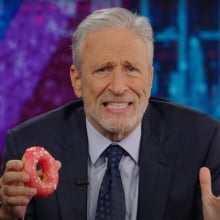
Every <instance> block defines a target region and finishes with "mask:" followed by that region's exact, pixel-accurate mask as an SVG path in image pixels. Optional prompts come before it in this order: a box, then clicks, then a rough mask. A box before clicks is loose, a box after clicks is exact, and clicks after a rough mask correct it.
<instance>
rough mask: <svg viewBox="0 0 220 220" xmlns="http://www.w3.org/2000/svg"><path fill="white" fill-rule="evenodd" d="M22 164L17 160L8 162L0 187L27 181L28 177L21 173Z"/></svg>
mask: <svg viewBox="0 0 220 220" xmlns="http://www.w3.org/2000/svg"><path fill="white" fill-rule="evenodd" d="M22 168H23V163H22V161H19V160H10V161H8V162H7V164H6V167H5V172H4V174H3V176H2V178H1V185H9V184H13V183H23V184H24V183H26V182H27V181H29V178H30V177H29V175H28V174H26V173H24V172H22Z"/></svg>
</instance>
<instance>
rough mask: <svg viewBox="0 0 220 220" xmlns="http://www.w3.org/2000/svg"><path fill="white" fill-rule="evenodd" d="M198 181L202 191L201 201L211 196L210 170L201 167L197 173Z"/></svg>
mask: <svg viewBox="0 0 220 220" xmlns="http://www.w3.org/2000/svg"><path fill="white" fill-rule="evenodd" d="M199 181H200V187H201V191H202V198H203V200H204V199H205V200H206V199H208V198H207V197H210V196H211V195H212V189H211V188H212V186H211V174H210V170H209V169H208V168H207V167H202V168H201V169H200V172H199Z"/></svg>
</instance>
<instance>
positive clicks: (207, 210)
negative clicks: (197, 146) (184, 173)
mask: <svg viewBox="0 0 220 220" xmlns="http://www.w3.org/2000/svg"><path fill="white" fill-rule="evenodd" d="M199 180H200V186H201V191H202V206H203V216H204V220H219V219H220V196H218V197H216V196H214V195H213V193H212V189H211V174H210V170H209V169H208V168H206V167H202V168H201V169H200V173H199ZM219 187H220V186H219Z"/></svg>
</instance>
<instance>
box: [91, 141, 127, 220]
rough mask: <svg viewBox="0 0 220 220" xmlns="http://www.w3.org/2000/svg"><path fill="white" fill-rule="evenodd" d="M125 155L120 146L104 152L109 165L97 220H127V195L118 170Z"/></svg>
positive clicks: (101, 191)
mask: <svg viewBox="0 0 220 220" xmlns="http://www.w3.org/2000/svg"><path fill="white" fill-rule="evenodd" d="M123 154H125V151H124V150H123V149H122V148H121V147H120V146H119V145H110V146H109V147H108V148H107V149H106V150H105V152H104V155H105V156H106V157H107V158H108V164H107V169H106V172H105V175H104V178H103V180H102V184H101V187H100V191H99V197H98V203H97V210H96V218H95V219H96V220H125V195H124V190H123V186H122V181H121V175H120V171H119V168H118V167H119V162H120V160H121V157H122V155H123Z"/></svg>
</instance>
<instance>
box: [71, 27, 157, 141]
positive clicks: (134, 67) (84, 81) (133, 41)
mask: <svg viewBox="0 0 220 220" xmlns="http://www.w3.org/2000/svg"><path fill="white" fill-rule="evenodd" d="M149 53H150V52H149V49H148V48H147V45H146V44H145V42H144V41H143V40H142V39H141V38H140V37H139V36H138V35H137V34H136V33H134V32H132V31H128V30H125V29H106V30H102V31H99V32H95V33H91V34H89V35H88V36H87V37H86V39H85V41H84V44H83V45H82V48H81V60H82V64H81V73H80V74H78V73H77V71H76V69H75V67H74V66H71V69H70V74H71V81H72V85H73V88H74V91H75V93H76V95H77V96H78V97H82V99H83V101H84V106H85V113H86V117H87V119H88V120H89V122H90V123H91V124H92V125H93V126H94V127H95V128H96V129H97V130H98V131H99V132H100V133H101V134H103V135H104V136H105V137H107V138H109V139H110V140H113V141H120V140H121V139H123V138H125V137H126V136H127V135H129V134H130V133H131V132H132V131H133V130H134V129H135V128H136V127H137V125H138V124H139V123H140V122H141V120H142V117H143V114H144V112H145V110H146V107H147V103H148V99H149V96H150V91H151V87H152V79H153V68H152V67H151V66H149Z"/></svg>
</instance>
